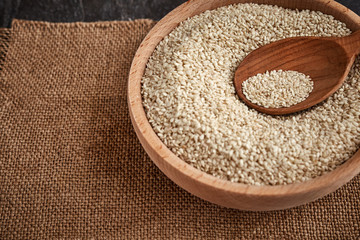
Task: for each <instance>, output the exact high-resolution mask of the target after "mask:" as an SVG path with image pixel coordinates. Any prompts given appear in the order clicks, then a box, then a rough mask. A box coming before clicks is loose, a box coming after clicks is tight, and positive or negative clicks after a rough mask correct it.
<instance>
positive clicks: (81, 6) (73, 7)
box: [0, 0, 360, 27]
mask: <svg viewBox="0 0 360 240" xmlns="http://www.w3.org/2000/svg"><path fill="white" fill-rule="evenodd" d="M337 1H338V2H340V3H342V4H343V5H345V6H347V7H348V8H350V9H351V10H353V11H354V12H356V13H357V14H360V0H337ZM183 2H185V0H0V27H10V24H11V19H12V18H19V19H27V20H42V21H51V22H75V21H85V22H91V21H102V20H133V19H137V18H150V19H154V20H159V19H161V18H162V17H163V16H164V15H166V14H167V13H168V12H169V11H170V10H172V9H173V8H175V7H176V6H178V5H180V4H181V3H183Z"/></svg>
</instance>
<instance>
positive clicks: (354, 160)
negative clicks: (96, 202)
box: [127, 0, 360, 197]
mask: <svg viewBox="0 0 360 240" xmlns="http://www.w3.org/2000/svg"><path fill="white" fill-rule="evenodd" d="M205 1H206V0H189V1H188V2H185V3H183V4H181V5H180V6H178V7H177V8H175V9H174V10H173V11H171V12H170V13H168V14H167V15H166V16H165V17H164V18H163V19H161V20H160V21H159V22H158V23H157V24H156V25H155V26H154V27H153V28H152V30H151V31H150V32H149V33H148V34H147V36H146V37H145V39H144V40H143V42H142V43H141V45H140V47H139V49H138V50H137V52H136V54H135V57H134V59H133V62H132V65H131V69H130V74H129V80H128V89H127V94H128V108H129V112H130V117H131V121H132V124H133V127H134V128H135V131H136V134H137V136H138V138H139V140H140V142H141V144H142V145H143V147H144V148H145V150H146V152H147V153H148V154H149V151H153V152H156V153H157V154H158V155H159V156H160V157H161V158H162V159H163V160H164V161H165V162H166V164H168V165H170V166H171V167H172V168H176V169H178V170H179V171H181V172H182V174H184V175H186V176H187V177H189V178H191V179H193V180H194V181H197V182H200V183H202V184H203V185H207V186H210V187H212V188H216V189H221V190H222V191H226V192H232V193H236V194H239V193H241V194H247V195H250V196H251V195H252V196H269V197H274V196H277V197H278V196H285V195H298V194H302V193H305V192H309V191H310V192H316V191H320V189H324V188H325V189H334V188H335V189H336V188H338V187H340V186H342V185H343V184H345V183H346V182H348V181H350V180H351V179H352V178H353V177H354V176H356V175H357V174H358V173H360V149H359V150H358V151H357V152H356V153H355V154H354V155H353V156H352V157H351V158H350V159H348V160H347V161H346V162H344V163H343V164H341V165H340V166H338V167H337V168H336V169H335V170H333V171H331V172H328V173H325V174H323V175H321V176H318V177H315V178H313V179H310V180H307V181H305V182H298V183H292V184H286V185H274V186H273V185H261V186H257V185H249V184H244V183H234V182H230V181H228V180H223V179H220V178H217V177H215V176H212V175H210V174H207V173H205V172H202V171H201V170H198V169H196V168H195V167H193V166H191V165H190V164H188V163H186V162H185V161H183V160H182V159H180V158H179V157H177V156H176V155H175V154H174V153H173V152H172V151H171V150H170V149H168V148H167V146H166V145H165V144H164V143H163V142H162V141H161V140H160V138H159V137H158V136H157V135H156V133H155V132H154V130H153V128H152V127H151V125H150V123H149V121H148V119H147V117H146V113H145V110H144V107H143V104H142V95H141V78H142V76H143V74H144V71H145V68H146V64H147V62H148V59H149V57H150V56H151V54H152V52H153V51H154V49H155V47H156V46H157V45H158V43H159V42H160V41H161V40H162V39H163V36H166V35H168V34H169V33H170V32H171V31H172V29H174V28H175V27H176V26H178V24H179V22H181V21H183V20H185V19H186V18H185V19H183V18H181V17H179V13H181V12H183V11H185V9H186V10H187V11H190V10H189V8H188V6H187V5H188V3H189V2H192V4H193V6H192V7H193V8H194V6H199V5H200V4H205V3H204V2H205ZM288 1H293V2H294V3H295V4H297V3H298V4H300V2H301V0H288ZM310 1H312V2H316V3H318V4H323V5H324V4H326V5H327V7H329V11H335V12H342V13H343V14H344V15H345V16H346V17H347V18H348V20H349V22H350V23H351V22H352V23H353V24H352V26H348V27H349V28H350V29H351V30H353V31H354V30H358V29H360V16H358V15H357V14H355V13H354V12H353V11H351V10H350V9H348V8H346V7H345V6H343V5H342V4H340V3H338V2H335V1H334V0H310ZM209 2H214V1H209ZM223 2H224V3H225V2H226V4H222V3H223ZM240 2H252V3H259V4H266V2H269V1H267V0H258V1H257V0H230V1H226V0H223V1H218V3H219V4H222V5H221V6H225V5H230V4H234V3H240ZM282 2H284V1H282ZM307 2H308V1H307ZM279 3H280V2H279ZM197 4H199V5H197ZM209 4H210V5H211V7H212V9H214V8H217V7H219V6H217V5H216V4H213V3H209ZM268 4H270V3H268ZM271 5H278V6H282V4H271ZM199 13H200V12H197V10H196V8H194V9H192V10H191V16H194V15H197V14H199ZM164 32H165V33H166V34H165V35H164ZM162 35H163V36H162ZM150 40H153V41H154V42H151V41H150ZM149 42H151V43H149ZM144 53H145V54H144ZM135 68H136V69H135ZM137 68H140V71H139V69H137ZM149 155H150V154H149ZM151 159H152V161H153V162H154V163H155V164H156V165H157V166H158V167H159V165H158V163H157V162H156V161H154V159H153V158H152V157H151ZM163 172H164V171H163ZM164 173H165V174H166V172H164ZM166 175H167V174H166ZM335 180H336V182H335Z"/></svg>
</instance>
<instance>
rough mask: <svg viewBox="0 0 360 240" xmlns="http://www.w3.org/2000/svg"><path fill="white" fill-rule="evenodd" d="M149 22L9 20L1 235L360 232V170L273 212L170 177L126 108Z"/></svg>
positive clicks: (1, 83)
mask: <svg viewBox="0 0 360 240" xmlns="http://www.w3.org/2000/svg"><path fill="white" fill-rule="evenodd" d="M153 25H154V22H152V21H150V20H137V21H132V22H99V23H45V22H32V21H21V20H15V21H14V22H13V24H12V28H11V29H10V30H1V37H0V41H1V43H0V48H1V65H0V68H1V72H0V134H1V135H0V161H1V162H0V164H1V167H0V177H1V185H0V190H1V205H0V218H1V219H0V229H1V232H0V234H1V235H0V239H90V238H94V239H99V238H106V239H109V238H121V239H168V238H172V239H194V238H195V239H199V238H201V239H358V237H359V236H360V226H359V224H360V215H359V207H360V183H359V182H360V178H359V177H356V178H355V179H354V180H353V181H351V182H350V183H349V184H347V185H346V186H344V187H342V188H341V189H340V190H338V191H336V192H335V193H333V194H331V195H329V196H326V197H324V198H323V199H321V200H318V201H316V202H313V203H310V204H307V205H305V206H301V207H297V208H293V209H288V210H284V211H273V212H244V211H238V210H233V209H226V208H222V207H219V206H216V205H214V204H211V203H208V202H205V201H203V200H201V199H199V198H197V197H194V196H192V195H191V194H189V193H187V192H186V191H184V190H182V189H181V188H179V187H178V186H177V185H175V184H174V183H173V182H171V181H170V180H169V179H168V178H166V177H165V176H164V175H163V174H162V173H161V172H160V171H159V170H158V169H157V168H156V166H155V165H154V164H153V163H152V162H151V160H150V159H149V157H148V156H147V155H146V153H145V152H144V150H143V149H142V147H141V145H140V143H139V141H138V139H137V138H136V135H135V133H134V130H133V128H132V125H131V122H130V118H129V115H128V109H127V103H126V84H127V77H128V73H129V68H130V64H131V60H132V58H133V56H134V54H135V51H136V49H137V47H138V45H139V44H140V42H141V40H142V39H143V38H144V36H145V35H146V33H147V32H148V31H149V30H150V29H151V27H152V26H153Z"/></svg>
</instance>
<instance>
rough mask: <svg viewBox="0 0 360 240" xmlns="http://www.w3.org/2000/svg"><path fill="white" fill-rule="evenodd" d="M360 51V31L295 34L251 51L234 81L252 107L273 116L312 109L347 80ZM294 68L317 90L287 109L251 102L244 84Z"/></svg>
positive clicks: (238, 69) (240, 94)
mask: <svg viewBox="0 0 360 240" xmlns="http://www.w3.org/2000/svg"><path fill="white" fill-rule="evenodd" d="M359 53H360V31H357V32H355V33H353V34H352V35H350V36H347V37H342V38H334V37H333V38H325V37H323V38H321V37H294V38H286V39H283V40H280V41H277V42H273V43H270V44H268V45H265V46H263V47H261V48H258V49H257V50H255V51H253V52H251V53H250V54H249V55H248V56H247V57H246V58H245V59H244V60H243V61H242V62H241V64H240V65H239V66H238V68H237V70H236V72H235V78H234V84H235V88H236V91H237V94H238V95H239V97H240V98H241V99H242V100H243V101H244V102H245V104H247V105H248V106H250V107H252V108H254V109H256V110H258V111H259V112H263V113H267V114H270V115H285V114H290V113H295V112H299V111H301V110H305V109H307V108H310V107H312V106H314V105H316V104H318V103H320V102H322V101H324V100H325V99H327V98H328V97H329V96H331V95H332V94H333V93H334V92H335V91H336V90H338V89H339V88H340V87H341V85H342V84H343V82H344V81H345V79H346V77H347V75H348V73H349V71H350V68H351V66H352V64H353V63H354V61H355V57H356V55H357V54H359ZM272 70H283V71H287V70H293V71H297V72H300V73H303V74H305V75H308V76H310V77H311V79H312V81H313V82H314V88H313V91H312V92H311V93H310V95H309V97H308V98H306V99H305V100H304V101H302V102H300V103H298V104H296V105H293V106H290V107H283V108H265V107H262V106H259V105H257V104H254V103H252V102H251V101H249V100H248V99H247V98H246V96H245V95H244V93H243V88H242V83H243V82H244V81H246V80H247V79H248V78H250V77H252V76H255V75H257V74H259V73H261V74H262V73H265V72H266V71H272Z"/></svg>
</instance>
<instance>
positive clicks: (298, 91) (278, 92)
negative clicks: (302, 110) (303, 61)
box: [242, 70, 314, 108]
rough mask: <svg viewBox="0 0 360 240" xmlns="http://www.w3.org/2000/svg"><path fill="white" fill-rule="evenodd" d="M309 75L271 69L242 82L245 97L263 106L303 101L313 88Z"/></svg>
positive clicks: (279, 106) (293, 103)
mask: <svg viewBox="0 0 360 240" xmlns="http://www.w3.org/2000/svg"><path fill="white" fill-rule="evenodd" d="M313 87H314V82H313V81H312V80H311V78H310V76H307V75H305V74H303V73H300V72H297V71H282V70H273V71H270V72H269V71H267V72H265V73H263V74H261V73H259V74H257V75H256V76H253V77H250V78H249V79H247V80H245V81H244V82H243V83H242V90H243V93H244V95H245V97H246V98H247V99H248V100H249V101H250V102H252V103H254V104H257V105H259V106H263V107H265V108H282V107H291V106H293V105H296V104H298V103H300V102H302V101H304V100H305V99H306V98H307V97H309V94H310V93H311V91H312V90H313Z"/></svg>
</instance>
